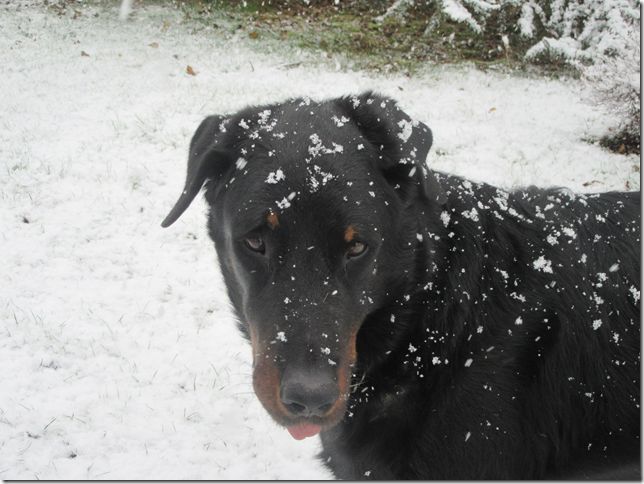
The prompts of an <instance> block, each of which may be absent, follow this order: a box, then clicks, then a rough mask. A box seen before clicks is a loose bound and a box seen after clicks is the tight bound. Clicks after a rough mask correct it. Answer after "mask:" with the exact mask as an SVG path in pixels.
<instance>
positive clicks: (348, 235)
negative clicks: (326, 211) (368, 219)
mask: <svg viewBox="0 0 644 484" xmlns="http://www.w3.org/2000/svg"><path fill="white" fill-rule="evenodd" d="M356 235H358V231H357V230H356V229H355V228H354V227H353V225H349V226H348V227H347V229H346V230H345V231H344V241H345V242H351V241H352V240H353V239H354V238H355V236H356Z"/></svg>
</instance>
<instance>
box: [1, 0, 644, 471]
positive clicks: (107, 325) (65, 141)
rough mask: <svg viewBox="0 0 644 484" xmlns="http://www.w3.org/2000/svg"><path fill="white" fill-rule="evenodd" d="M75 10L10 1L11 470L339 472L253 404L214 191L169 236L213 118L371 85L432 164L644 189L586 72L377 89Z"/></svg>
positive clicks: (171, 14) (480, 75)
mask: <svg viewBox="0 0 644 484" xmlns="http://www.w3.org/2000/svg"><path fill="white" fill-rule="evenodd" d="M73 17H74V15H73V12H68V13H67V14H66V15H63V16H60V17H59V16H58V15H56V14H55V13H54V12H52V11H51V10H46V9H45V8H44V7H41V6H38V5H32V4H30V2H29V1H24V0H23V1H22V2H17V1H8V2H7V1H5V2H2V3H0V65H2V74H1V75H0V169H1V174H0V200H1V203H0V224H1V226H2V231H1V235H0V254H1V255H2V269H1V270H0V479H38V478H39V479H95V478H99V479H205V478H208V479H326V478H330V477H331V476H330V474H329V472H328V471H326V470H325V469H324V468H323V466H322V465H321V464H320V463H318V462H317V460H316V459H315V454H316V452H317V451H318V449H319V445H320V444H319V440H317V439H308V440H305V441H302V442H296V441H294V440H293V439H292V438H291V437H290V436H289V435H288V433H287V432H286V431H285V430H283V429H281V428H279V427H277V426H276V425H275V424H274V423H272V421H271V420H270V419H269V417H268V416H267V414H266V413H265V412H264V410H263V409H262V408H261V406H260V404H259V403H258V401H257V400H256V398H255V397H254V395H253V393H252V387H251V377H250V374H251V367H250V362H251V353H250V348H249V345H247V344H246V343H245V342H244V341H243V340H242V338H241V337H240V336H239V335H238V333H237V330H236V328H235V324H234V322H233V320H232V317H231V315H230V312H229V306H228V302H227V299H226V294H225V290H224V287H223V285H222V280H221V276H220V275H219V273H218V269H217V265H216V254H215V252H214V248H213V246H212V244H211V242H210V241H209V239H208V238H207V234H206V230H205V216H204V212H205V205H204V203H203V201H202V200H201V199H199V200H198V201H196V203H194V204H193V205H192V206H191V207H190V209H189V210H188V211H187V213H186V214H185V215H184V216H183V217H182V218H181V219H180V220H179V221H178V222H177V223H176V224H175V225H173V226H172V227H171V228H169V229H166V230H164V229H161V228H160V226H159V224H160V222H161V220H162V219H163V217H164V216H165V215H166V213H167V211H168V210H169V209H170V208H171V207H172V205H173V203H174V201H175V199H176V197H177V195H178V194H179V192H180V190H181V188H182V186H183V181H184V172H185V161H186V154H187V147H188V142H189V140H190V137H191V135H192V133H193V131H194V130H195V129H196V127H197V125H198V124H199V122H200V120H201V119H202V118H203V117H204V116H206V115H207V114H211V113H224V112H230V111H233V110H237V109H238V108H241V107H243V106H245V105H247V104H252V103H265V102H272V101H278V100H282V99H285V98H288V97H290V96H301V95H308V96H311V97H314V98H324V97H328V96H336V95H341V94H348V93H356V92H360V91H362V90H365V89H375V90H377V91H380V92H382V93H384V94H388V95H390V96H392V97H395V98H396V99H398V100H399V101H400V104H401V105H402V107H403V108H404V109H406V110H407V111H408V112H409V113H410V114H411V115H413V116H415V117H417V118H418V119H420V120H422V121H424V122H426V123H427V124H428V125H429V126H430V127H431V128H432V129H433V131H434V137H435V145H434V148H433V149H432V152H431V153H430V156H429V159H428V163H429V165H430V166H432V167H434V168H437V169H440V170H443V171H449V172H453V173H458V174H463V175H467V176H469V177H471V178H472V179H476V180H484V181H489V182H492V183H495V184H498V185H501V186H504V187H511V186H516V185H529V184H537V185H544V186H546V185H559V186H568V187H571V188H572V189H575V190H580V191H586V192H588V191H606V190H624V189H632V190H637V189H639V172H638V170H639V159H638V157H636V156H622V155H615V154H611V153H609V152H607V151H604V150H603V149H601V148H599V147H598V146H596V145H593V144H590V143H588V142H587V141H585V140H588V139H592V138H595V137H598V136H600V135H602V134H604V132H605V130H606V129H607V128H608V127H609V126H611V125H612V124H613V122H614V120H612V119H609V118H607V117H606V115H605V114H604V113H602V112H600V111H599V110H597V109H596V108H595V107H594V106H592V105H590V104H587V103H586V102H585V101H584V99H585V97H586V95H585V93H584V92H583V91H582V89H581V87H580V85H578V84H577V83H576V81H570V80H567V81H550V80H545V79H533V78H527V77H517V76H511V75H508V74H499V73H490V72H488V73H484V72H481V71H479V70H476V69H473V68H465V67H461V68H454V67H449V68H448V67H437V66H427V68H426V71H425V73H424V74H422V75H417V76H414V77H412V78H407V77H404V76H402V75H401V76H389V77H378V76H375V75H374V74H371V73H365V72H352V71H351V69H350V68H348V67H347V65H346V63H345V61H343V60H342V59H326V58H323V56H322V55H319V56H318V55H313V54H305V53H301V52H297V51H294V50H292V49H286V47H284V48H280V49H282V50H280V49H271V50H270V52H269V53H266V52H262V49H266V46H263V45H262V43H260V42H258V41H256V40H252V39H249V38H248V37H247V34H243V33H239V34H234V35H233V34H231V33H230V31H231V30H230V29H228V28H227V27H226V28H222V27H219V28H204V26H203V25H199V24H191V23H189V22H186V21H184V19H183V16H182V15H181V14H180V13H179V12H177V11H176V10H174V9H173V8H172V7H170V6H168V7H161V6H148V7H143V6H142V5H141V4H137V5H135V10H134V15H133V17H131V18H130V20H129V21H128V22H126V23H121V22H119V21H118V5H117V4H108V6H105V7H102V6H99V7H97V6H93V7H84V8H82V9H80V14H79V15H76V18H73ZM222 25H224V23H223V20H222ZM188 65H190V66H191V67H192V69H193V70H194V71H195V72H196V75H189V74H187V73H186V68H187V66H188Z"/></svg>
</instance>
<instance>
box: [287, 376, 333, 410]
mask: <svg viewBox="0 0 644 484" xmlns="http://www.w3.org/2000/svg"><path fill="white" fill-rule="evenodd" d="M339 397H340V391H339V389H338V385H337V383H336V382H335V381H334V380H333V379H332V378H331V377H330V376H327V375H324V374H317V373H308V372H307V373H305V372H288V371H287V372H286V373H285V374H284V376H283V378H282V383H281V386H280V398H281V400H282V403H283V404H284V407H286V409H287V410H288V411H289V413H291V414H292V415H293V416H297V417H323V416H324V415H326V414H327V413H328V412H329V410H331V408H332V407H333V405H334V403H335V402H336V401H337V400H338V398H339Z"/></svg>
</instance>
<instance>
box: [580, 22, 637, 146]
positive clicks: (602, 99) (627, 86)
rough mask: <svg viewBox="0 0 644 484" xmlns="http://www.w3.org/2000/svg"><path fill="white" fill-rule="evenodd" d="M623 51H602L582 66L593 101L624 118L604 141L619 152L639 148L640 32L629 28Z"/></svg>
mask: <svg viewBox="0 0 644 484" xmlns="http://www.w3.org/2000/svg"><path fill="white" fill-rule="evenodd" d="M620 40H621V41H623V42H624V45H625V46H626V48H625V49H622V51H621V52H620V53H612V54H603V55H601V56H599V57H598V58H597V59H596V60H595V62H594V64H593V65H590V66H582V67H581V71H582V76H583V79H584V80H585V81H586V83H587V84H588V87H589V88H590V91H591V93H592V98H593V100H594V101H595V102H596V103H597V104H598V105H600V106H602V107H604V108H605V109H606V110H607V111H608V112H610V113H612V114H616V115H617V116H618V118H619V119H620V120H621V121H620V124H619V126H616V127H615V133H614V134H613V135H610V136H607V137H605V138H604V139H603V140H602V142H603V143H604V144H605V145H607V146H609V147H610V148H612V149H615V150H618V151H630V152H635V153H638V152H639V151H640V126H641V114H640V88H641V86H640V71H641V66H640V31H639V29H630V30H629V31H627V32H625V37H624V38H623V39H620Z"/></svg>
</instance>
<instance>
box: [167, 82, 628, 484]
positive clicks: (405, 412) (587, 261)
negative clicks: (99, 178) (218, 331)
mask: <svg viewBox="0 0 644 484" xmlns="http://www.w3.org/2000/svg"><path fill="white" fill-rule="evenodd" d="M431 143H432V138H431V131H430V130H429V128H427V127H426V126H424V125H423V124H422V123H412V122H411V120H410V119H409V117H408V116H407V115H406V114H405V113H404V112H403V111H401V110H400V109H399V108H398V107H397V106H396V105H395V103H394V102H393V101H391V100H389V99H386V98H383V97H380V96H377V95H374V94H371V93H365V94H363V95H361V96H358V97H347V98H340V99H333V100H329V101H325V102H322V103H317V102H314V101H310V100H308V99H306V100H302V99H297V100H292V101H289V102H286V103H283V104H277V105H272V106H263V107H255V108H248V109H246V110H244V111H241V112H240V113H237V114H234V115H231V116H227V117H226V116H212V117H209V118H207V119H206V120H205V121H204V122H203V123H202V124H201V126H200V127H199V129H198V130H197V132H196V134H195V136H194V138H193V141H192V143H191V148H190V158H189V164H188V176H187V180H186V187H185V191H184V193H183V194H182V196H181V197H180V199H179V201H178V202H177V204H176V206H175V208H174V209H173V211H172V212H171V213H170V214H169V215H168V217H167V218H166V220H165V221H164V224H163V225H164V226H167V225H169V224H171V223H173V222H174V220H176V219H177V218H178V217H179V216H180V215H181V213H182V212H183V211H184V210H185V209H186V208H187V207H188V205H189V204H190V202H191V201H192V199H193V198H194V196H195V195H196V194H197V193H198V192H199V190H200V189H201V187H202V185H203V184H204V183H206V184H207V191H206V198H207V200H208V202H209V204H210V207H211V209H210V214H209V218H208V226H209V230H210V234H211V237H212V238H213V240H214V241H215V244H216V247H217V252H218V254H219V260H220V265H221V269H222V272H223V275H224V277H225V280H226V283H227V287H228V290H229V294H230V297H231V301H232V303H233V306H234V308H235V310H236V312H237V314H238V317H239V321H240V328H241V330H242V331H243V332H244V333H245V334H246V335H247V336H249V337H250V339H251V340H252V342H253V350H254V359H255V361H254V365H255V376H254V383H255V389H256V392H257V393H258V396H259V397H260V399H261V400H262V403H264V405H265V407H266V408H267V410H268V411H269V412H270V413H271V415H272V416H273V417H274V418H275V419H276V420H277V421H278V422H279V423H281V424H283V425H285V426H291V425H295V424H298V423H301V422H302V421H305V422H313V423H314V424H316V425H318V424H319V425H321V426H322V433H321V438H322V443H323V452H322V455H321V457H322V458H323V459H324V461H325V462H326V463H327V464H328V466H329V467H330V468H331V470H332V471H333V472H334V474H335V475H336V476H337V477H338V478H343V479H489V478H492V479H505V478H514V479H520V478H527V479H540V478H593V477H596V478H604V479H606V478H621V479H639V478H640V457H639V456H640V443H639V436H640V413H639V412H640V410H639V405H640V388H639V374H640V362H639V359H640V356H639V353H640V309H639V281H640V193H639V192H637V193H635V192H629V193H618V192H610V193H602V194H592V195H579V194H577V195H576V194H573V193H571V192H569V191H566V190H560V189H546V190H544V189H538V188H532V187H531V188H528V189H524V190H517V191H512V192H506V191H503V190H499V189H497V188H494V187H492V186H490V185H486V184H483V183H474V182H469V181H466V180H464V179H462V178H459V177H455V176H449V175H446V174H439V173H436V172H432V171H428V170H426V168H425V164H424V161H425V159H426V156H427V152H428V150H429V148H430V146H431ZM278 169H279V170H281V174H279V173H278V171H277V170H278ZM282 175H284V176H282ZM267 180H270V181H269V182H268V183H266V181H267ZM277 202H279V203H277ZM271 217H274V218H271ZM267 221H268V226H267ZM348 227H351V229H349V228H348ZM356 234H357V235H356ZM356 238H357V239H356ZM249 240H250V243H251V245H253V244H254V245H255V246H257V245H258V241H260V242H261V243H262V244H264V245H263V249H264V253H261V252H258V251H256V250H254V249H252V250H249V246H248V244H249ZM356 240H357V242H356ZM356 243H360V244H366V245H365V246H364V247H366V248H367V250H366V251H365V252H364V253H361V254H358V255H357V256H354V257H351V256H350V253H349V252H347V251H348V250H350V248H351V247H353V248H354V249H355V244H356ZM358 252H359V251H358ZM276 334H277V335H280V337H278V338H275V335H276ZM356 334H357V336H356ZM320 350H322V351H321V352H320ZM354 353H357V356H356V354H354ZM293 372H304V373H306V374H308V375H313V376H312V378H313V379H316V378H319V379H322V380H324V379H326V380H324V381H330V380H329V378H331V379H332V380H333V381H334V382H335V385H337V387H338V388H340V391H341V393H343V395H342V396H341V398H340V399H339V400H338V401H337V402H336V403H337V404H336V405H334V407H333V408H332V410H330V411H329V414H328V415H323V416H321V417H317V416H310V417H309V418H304V417H297V416H294V415H292V414H290V413H289V412H288V411H286V410H285V408H284V406H283V403H284V402H283V400H284V398H283V396H282V397H281V399H282V402H280V401H279V400H280V395H282V393H280V386H281V387H282V390H281V391H283V386H284V379H285V378H286V377H285V375H286V374H287V373H288V374H292V373H293ZM345 373H346V374H345ZM347 375H348V376H347ZM349 379H350V384H351V386H350V387H349V386H348V382H349ZM322 380H320V381H322ZM345 380H346V382H345ZM316 381H317V380H316ZM349 388H350V390H349ZM345 400H346V401H345ZM338 402H339V403H338Z"/></svg>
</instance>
